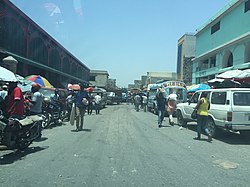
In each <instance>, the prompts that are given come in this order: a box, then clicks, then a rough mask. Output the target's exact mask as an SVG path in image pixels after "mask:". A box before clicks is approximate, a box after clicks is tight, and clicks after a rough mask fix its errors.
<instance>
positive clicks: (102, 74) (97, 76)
mask: <svg viewBox="0 0 250 187" xmlns="http://www.w3.org/2000/svg"><path fill="white" fill-rule="evenodd" d="M108 78H109V73H108V72H107V71H104V70H90V73H89V83H90V84H92V85H93V86H97V87H100V88H106V86H107V84H108Z"/></svg>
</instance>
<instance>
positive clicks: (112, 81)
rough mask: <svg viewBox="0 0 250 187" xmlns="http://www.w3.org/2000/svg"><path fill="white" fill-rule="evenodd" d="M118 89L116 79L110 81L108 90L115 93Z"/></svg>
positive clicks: (107, 86)
mask: <svg viewBox="0 0 250 187" xmlns="http://www.w3.org/2000/svg"><path fill="white" fill-rule="evenodd" d="M115 89H116V79H108V82H107V85H106V90H107V91H114V90H115Z"/></svg>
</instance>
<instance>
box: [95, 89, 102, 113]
mask: <svg viewBox="0 0 250 187" xmlns="http://www.w3.org/2000/svg"><path fill="white" fill-rule="evenodd" d="M101 100H102V97H101V96H100V94H99V93H97V94H96V96H95V113H96V114H100V108H101Z"/></svg>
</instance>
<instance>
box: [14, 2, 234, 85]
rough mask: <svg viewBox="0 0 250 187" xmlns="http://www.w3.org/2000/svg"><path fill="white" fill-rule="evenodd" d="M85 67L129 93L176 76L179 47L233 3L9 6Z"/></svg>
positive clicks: (65, 3) (39, 4)
mask: <svg viewBox="0 0 250 187" xmlns="http://www.w3.org/2000/svg"><path fill="white" fill-rule="evenodd" d="M11 2H13V3H14V4H15V5H16V6H17V7H19V8H20V9H21V10H22V11H23V12H24V13H26V14H27V15H28V16H29V17H30V18H31V19H33V20H34V21H35V22H36V23H37V24H38V25H39V26H40V27H41V28H43V29H44V30H45V31H46V32H47V33H49V34H50V35H51V36H52V37H53V38H54V39H56V40H57V41H58V42H59V43H61V45H63V46H64V47H65V48H66V49H67V50H68V51H69V52H71V53H72V54H73V55H74V56H76V57H77V58H78V59H79V60H80V61H82V62H83V63H84V64H85V65H86V66H87V67H89V68H90V69H95V70H107V71H108V72H109V78H114V79H116V80H117V85H118V86H121V87H127V85H128V84H129V83H133V81H134V80H135V79H141V75H146V73H147V72H149V71H157V72H158V71H159V72H176V61H177V42H178V39H179V38H180V37H181V36H183V34H185V33H186V32H191V33H194V32H195V30H196V29H198V28H199V27H201V26H202V25H203V24H204V23H206V22H207V21H208V20H209V19H210V18H211V17H212V16H214V15H215V14H216V13H217V12H218V11H219V10H220V9H221V8H223V7H224V6H225V5H226V4H228V3H229V2H230V0H47V1H46V0H11Z"/></svg>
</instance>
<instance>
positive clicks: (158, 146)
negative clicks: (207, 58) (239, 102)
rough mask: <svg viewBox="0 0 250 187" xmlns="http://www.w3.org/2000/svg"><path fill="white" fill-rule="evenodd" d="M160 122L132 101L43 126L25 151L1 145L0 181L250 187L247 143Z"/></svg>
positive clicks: (15, 183)
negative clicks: (79, 121) (77, 121)
mask: <svg viewBox="0 0 250 187" xmlns="http://www.w3.org/2000/svg"><path fill="white" fill-rule="evenodd" d="M167 119H168V118H165V121H164V127H163V128H160V129H159V128H158V126H157V116H156V115H154V114H152V113H148V112H143V111H140V112H136V111H135V110H134V107H133V106H132V105H127V104H122V105H113V106H107V108H105V109H103V110H102V111H101V114H100V115H95V113H93V114H92V115H86V117H85V127H84V128H85V130H84V131H81V132H75V131H74V129H75V127H73V126H71V125H70V124H69V123H67V122H66V123H64V125H61V126H55V127H53V128H51V129H46V130H44V131H43V138H42V140H41V141H39V142H34V143H33V144H32V145H31V146H30V147H29V148H28V149H27V150H26V151H25V152H15V151H13V150H4V149H3V148H1V149H2V150H0V156H1V158H0V184H1V185H0V186H3V187H12V186H13V187H14V186H18V187H20V186H23V187H29V186H30V187H33V186H39V187H40V186H43V187H44V186H107V187H110V186H249V182H250V178H249V173H250V172H249V171H250V141H249V139H248V138H243V137H241V136H240V135H238V134H232V133H223V134H222V135H221V137H220V138H218V139H214V140H213V142H212V143H209V142H207V141H206V137H205V136H203V138H204V139H203V140H202V141H196V140H193V137H195V136H196V132H195V126H189V128H188V129H185V128H183V129H179V126H177V125H175V126H173V127H172V126H169V125H168V120H167Z"/></svg>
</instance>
